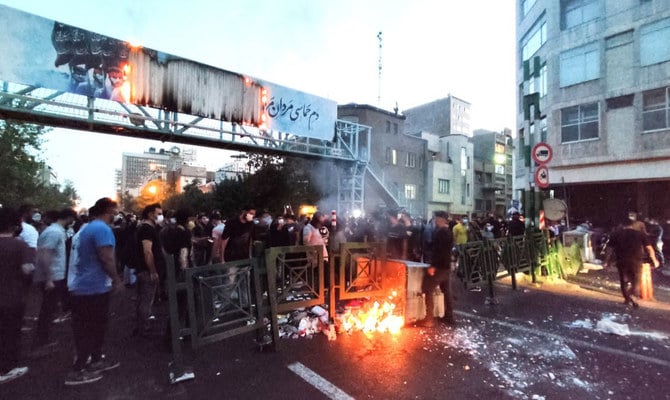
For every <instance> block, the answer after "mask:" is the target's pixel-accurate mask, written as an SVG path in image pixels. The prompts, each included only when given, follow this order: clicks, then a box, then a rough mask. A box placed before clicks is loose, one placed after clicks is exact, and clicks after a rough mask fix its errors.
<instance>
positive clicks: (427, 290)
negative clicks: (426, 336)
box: [417, 211, 454, 327]
mask: <svg viewBox="0 0 670 400" xmlns="http://www.w3.org/2000/svg"><path fill="white" fill-rule="evenodd" d="M448 217H449V216H448V214H447V213H446V212H445V211H436V212H435V215H434V222H435V231H434V232H433V240H432V245H433V250H432V259H431V263H430V267H428V269H427V270H426V274H425V275H424V277H423V285H422V290H423V293H424V294H425V296H426V318H424V319H423V320H421V321H418V322H417V325H419V326H424V327H433V326H435V322H436V321H435V320H436V318H435V316H434V315H433V310H434V306H435V305H434V303H433V293H434V292H435V289H436V288H437V287H438V286H439V287H440V288H441V289H442V291H443V292H444V317H443V318H440V319H439V320H440V322H442V323H444V324H447V325H453V324H454V309H453V305H452V301H451V288H450V282H449V276H450V274H451V249H452V247H453V246H454V236H453V234H452V233H451V230H450V229H449V227H448V225H447V220H448Z"/></svg>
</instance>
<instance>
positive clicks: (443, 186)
mask: <svg viewBox="0 0 670 400" xmlns="http://www.w3.org/2000/svg"><path fill="white" fill-rule="evenodd" d="M437 192H438V193H441V194H449V180H448V179H438V180H437Z"/></svg>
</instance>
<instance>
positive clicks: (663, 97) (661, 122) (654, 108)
mask: <svg viewBox="0 0 670 400" xmlns="http://www.w3.org/2000/svg"><path fill="white" fill-rule="evenodd" d="M669 91H670V88H662V89H655V90H650V91H648V92H644V93H643V94H642V130H643V131H655V130H657V129H667V128H668V127H670V93H669Z"/></svg>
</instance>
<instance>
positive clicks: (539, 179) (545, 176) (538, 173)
mask: <svg viewBox="0 0 670 400" xmlns="http://www.w3.org/2000/svg"><path fill="white" fill-rule="evenodd" d="M535 184H536V185H537V187H539V188H541V189H546V188H548V187H549V169H548V168H547V166H546V165H541V166H539V167H537V169H536V170H535Z"/></svg>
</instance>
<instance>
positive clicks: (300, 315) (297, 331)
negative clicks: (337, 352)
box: [277, 306, 336, 340]
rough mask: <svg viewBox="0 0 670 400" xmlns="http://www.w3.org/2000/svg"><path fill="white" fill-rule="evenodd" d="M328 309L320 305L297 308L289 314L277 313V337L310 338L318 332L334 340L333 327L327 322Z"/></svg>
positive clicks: (328, 317) (328, 318) (328, 316)
mask: <svg viewBox="0 0 670 400" xmlns="http://www.w3.org/2000/svg"><path fill="white" fill-rule="evenodd" d="M329 320H330V315H329V313H328V310H326V309H325V308H324V307H321V306H314V307H312V308H310V309H304V308H303V309H298V310H295V311H292V312H291V313H289V314H285V315H279V316H278V319H277V321H278V323H279V337H281V338H284V339H289V338H290V339H298V338H301V337H306V338H308V339H311V338H312V337H314V335H316V334H317V333H319V332H323V333H324V334H325V335H326V336H328V340H335V339H336V335H335V327H334V326H333V325H331V324H330V323H329Z"/></svg>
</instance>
